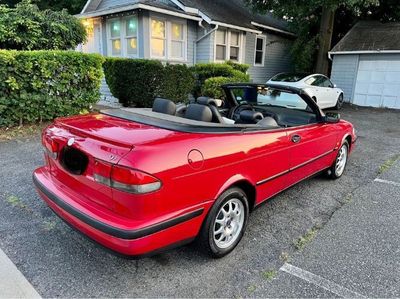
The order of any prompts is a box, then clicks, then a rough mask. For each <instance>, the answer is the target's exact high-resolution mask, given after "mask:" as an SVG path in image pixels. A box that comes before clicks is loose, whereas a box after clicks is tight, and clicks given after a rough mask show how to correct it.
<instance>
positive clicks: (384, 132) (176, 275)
mask: <svg viewBox="0 0 400 299" xmlns="http://www.w3.org/2000/svg"><path fill="white" fill-rule="evenodd" d="M341 115H342V118H344V119H347V120H350V121H352V122H353V124H354V125H355V126H356V129H357V131H358V135H359V139H358V142H357V145H356V150H355V152H354V153H353V155H352V157H351V158H350V161H349V164H348V167H347V170H346V172H345V174H344V176H343V177H342V178H341V179H340V180H337V181H330V180H327V179H326V178H324V177H316V178H312V179H309V180H307V181H304V182H302V183H300V184H298V185H296V186H294V187H293V188H291V189H289V190H287V191H285V192H283V193H282V194H280V195H278V196H276V197H275V198H273V199H271V200H270V201H268V202H267V203H266V204H265V205H263V206H262V207H261V208H259V209H257V210H256V211H255V212H254V213H253V214H252V215H251V217H250V222H249V226H248V229H247V231H246V234H245V236H244V238H243V240H242V242H241V243H240V244H239V246H238V247H237V248H236V250H235V251H234V252H232V254H230V255H229V256H227V257H225V258H223V259H219V260H211V259H209V258H207V257H205V256H203V255H201V254H199V253H198V251H197V250H196V248H195V247H194V246H193V245H189V246H185V247H183V248H179V249H176V250H173V251H170V252H167V253H164V254H161V255H158V256H154V257H152V258H146V259H141V260H125V259H122V258H119V257H116V256H113V255H111V254H109V253H108V252H106V251H104V250H103V249H101V248H99V247H97V246H96V245H95V244H93V243H91V242H89V241H88V240H87V239H86V238H84V237H82V236H81V235H80V234H78V233H76V232H75V231H73V230H71V228H70V227H68V226H67V225H66V224H64V223H63V222H62V221H61V220H59V219H58V218H57V217H56V216H55V215H54V214H53V213H52V212H51V211H50V209H49V208H47V207H46V205H45V204H44V203H43V202H42V201H41V200H40V198H39V197H38V195H37V194H36V192H35V190H34V188H33V184H32V179H31V174H32V171H33V169H34V168H35V167H37V166H40V165H41V164H42V163H43V161H42V159H43V158H42V156H43V155H42V148H41V145H40V139H39V137H38V136H32V137H30V138H29V139H22V140H15V141H9V142H3V143H0V248H1V249H2V250H3V251H4V252H5V253H6V254H7V256H8V257H9V258H10V259H11V260H12V261H13V262H14V264H16V265H17V267H18V269H19V270H20V271H21V272H22V273H23V274H24V275H25V277H26V278H27V279H28V280H29V281H30V283H31V284H32V285H33V286H34V287H35V289H36V290H37V291H38V292H39V293H40V294H41V295H42V296H43V297H133V296H135V297H138V296H140V297H160V296H162V297H172V296H174V297H178V296H179V297H248V296H262V297H267V296H273V297H279V296H285V297H286V296H296V297H299V296H303V297H311V296H319V297H323V296H326V297H332V293H331V292H329V291H327V290H326V289H322V288H320V287H318V286H316V285H313V284H309V283H308V282H305V281H302V280H299V279H297V278H294V277H291V276H283V275H282V274H281V271H279V269H280V268H281V267H282V265H284V263H285V262H288V261H290V260H291V259H294V260H296V261H297V260H301V258H302V257H303V256H304V255H306V256H312V254H311V253H315V251H319V250H320V251H322V248H325V247H323V245H324V244H325V245H326V246H328V244H329V239H330V238H329V237H326V238H325V241H324V239H323V240H322V241H318V242H321V244H320V245H318V246H321V247H318V246H316V245H315V244H314V243H313V242H311V244H304V249H303V251H299V250H298V249H296V246H295V245H296V244H297V245H298V243H296V240H297V239H298V238H299V237H301V236H304V235H305V234H306V233H307V232H308V231H309V230H310V229H312V228H315V227H317V228H318V229H319V231H318V232H316V234H317V237H318V236H319V235H323V234H324V233H325V232H327V231H328V228H329V225H332V224H331V223H335V222H333V221H334V220H335V219H336V217H338V216H337V215H340V214H338V213H339V212H337V211H338V210H339V211H340V212H341V211H343V210H344V208H343V209H340V208H342V207H345V208H348V207H350V206H351V205H355V204H356V201H355V200H354V201H353V200H351V199H352V198H354V197H355V196H358V195H357V194H358V193H357V192H358V191H359V190H364V189H365V188H369V187H368V186H369V185H370V184H372V183H373V181H374V179H375V178H377V177H378V175H379V173H378V172H379V169H380V168H381V169H382V170H386V168H390V166H391V165H389V164H390V163H388V162H387V161H389V160H391V159H392V158H393V157H395V156H396V155H398V154H400V127H399V126H398V124H399V122H400V111H397V112H396V111H393V110H381V109H367V108H358V109H356V108H354V107H345V108H344V109H343V110H342V111H341ZM382 165H386V166H384V167H381V166H382ZM393 169H394V170H392V168H391V171H392V172H394V174H392V176H396V175H397V176H399V171H400V170H398V169H399V168H398V167H397V168H396V167H395V166H393ZM396 169H397V170H396ZM388 173H389V172H388ZM383 175H384V174H382V175H379V176H380V177H382V176H383ZM371 188H372V187H371ZM378 188H379V187H378ZM371 192H372V191H371ZM388 192H391V191H388ZM397 194H398V193H397ZM391 204H393V203H391ZM391 210H392V211H393V212H394V211H395V210H393V209H391ZM335 212H337V213H335ZM389 212H390V211H389ZM334 214H335V215H334ZM374 215H375V216H376V217H379V210H378V211H377V212H375V213H374V214H372V216H371V217H374ZM342 217H344V218H343V219H347V218H346V217H349V216H348V215H347V216H346V215H344V216H342ZM331 218H332V220H331ZM397 218H398V217H397ZM343 219H342V220H340V219H339V220H335V221H337V222H336V223H338V222H340V221H343ZM337 226H338V225H337V224H336V225H334V227H337ZM397 227H400V220H399V219H397ZM383 233H385V232H383ZM333 238H334V237H333ZM305 240H307V238H305ZM305 243H307V242H305ZM318 244H319V243H318ZM313 246H314V247H315V248H313ZM366 246H368V244H366ZM297 247H299V246H297ZM332 251H334V249H332ZM397 254H398V253H397ZM332 258H334V256H333V257H332ZM392 258H393V256H392V257H391V256H387V259H388V260H389V261H390V259H392ZM311 262H312V263H313V266H312V267H313V269H318V265H319V263H320V267H326V264H324V263H323V259H321V257H320V256H319V257H318V256H314V257H313V258H312V259H311V260H307V261H304V265H310V264H307V263H311ZM302 265H303V264H302ZM352 267H354V266H352ZM332 271H336V272H335V273H336V274H335V275H337V276H338V277H340V271H343V270H341V269H340V268H337V269H334V270H332ZM375 274H376V272H375ZM397 274H398V273H397ZM371 275H374V273H372V274H371ZM393 275H396V273H393ZM357 291H358V292H359V293H361V294H364V295H367V296H368V295H369V294H371V296H372V295H373V296H393V295H394V294H396V293H395V292H396V290H394V292H391V293H380V292H376V293H374V292H372V291H370V290H369V289H368V288H367V289H365V291H368V293H365V292H364V290H363V289H357ZM397 296H400V294H399V293H397Z"/></svg>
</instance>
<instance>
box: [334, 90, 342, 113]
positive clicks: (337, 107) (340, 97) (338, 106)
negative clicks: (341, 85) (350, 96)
mask: <svg viewBox="0 0 400 299" xmlns="http://www.w3.org/2000/svg"><path fill="white" fill-rule="evenodd" d="M343 101H344V100H343V93H341V94H340V95H339V97H338V99H337V101H336V106H335V109H336V110H340V109H342V106H343Z"/></svg>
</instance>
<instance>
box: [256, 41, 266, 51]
mask: <svg viewBox="0 0 400 299" xmlns="http://www.w3.org/2000/svg"><path fill="white" fill-rule="evenodd" d="M263 48H264V39H263V38H257V45H256V50H258V51H263Z"/></svg>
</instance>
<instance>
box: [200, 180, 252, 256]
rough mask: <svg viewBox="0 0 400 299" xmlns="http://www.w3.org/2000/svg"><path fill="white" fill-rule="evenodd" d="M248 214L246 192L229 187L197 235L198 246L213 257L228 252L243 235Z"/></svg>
mask: <svg viewBox="0 0 400 299" xmlns="http://www.w3.org/2000/svg"><path fill="white" fill-rule="evenodd" d="M248 216H249V204H248V200H247V196H246V193H245V192H243V190H241V189H240V188H236V187H234V188H230V189H228V190H226V191H225V192H224V193H222V194H221V196H219V198H218V199H217V201H216V202H215V204H214V205H213V207H212V208H211V210H210V211H209V213H208V215H207V218H206V220H205V221H204V223H203V226H202V229H201V232H200V234H199V237H198V243H199V245H200V248H201V249H202V250H203V251H204V252H206V253H207V254H209V255H211V256H212V257H214V258H220V257H223V256H225V255H227V254H228V253H230V252H231V251H232V250H233V249H234V248H235V247H236V245H237V244H238V243H239V242H240V240H241V239H242V237H243V234H244V231H245V229H246V225H247V219H248Z"/></svg>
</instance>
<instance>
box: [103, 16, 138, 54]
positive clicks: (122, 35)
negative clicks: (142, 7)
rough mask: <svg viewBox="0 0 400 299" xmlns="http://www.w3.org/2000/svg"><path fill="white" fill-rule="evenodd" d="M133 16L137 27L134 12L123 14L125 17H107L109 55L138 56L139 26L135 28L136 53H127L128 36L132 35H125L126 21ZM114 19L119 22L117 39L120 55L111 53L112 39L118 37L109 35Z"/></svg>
mask: <svg viewBox="0 0 400 299" xmlns="http://www.w3.org/2000/svg"><path fill="white" fill-rule="evenodd" d="M132 17H135V18H136V20H137V26H138V27H139V18H138V16H137V15H136V14H133V15H129V16H125V17H116V18H111V19H108V20H107V22H106V26H107V55H108V56H111V57H128V58H138V57H139V43H140V41H139V28H138V27H137V29H136V46H137V52H136V55H132V54H129V55H128V38H129V37H133V36H131V35H130V36H127V35H126V21H127V19H129V18H132ZM114 20H119V23H120V27H121V28H120V36H119V40H120V41H121V54H120V55H113V53H112V40H115V39H118V38H116V37H114V38H112V37H111V22H112V21H114Z"/></svg>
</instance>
